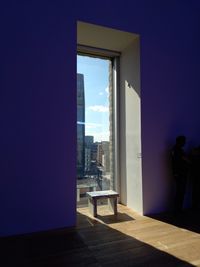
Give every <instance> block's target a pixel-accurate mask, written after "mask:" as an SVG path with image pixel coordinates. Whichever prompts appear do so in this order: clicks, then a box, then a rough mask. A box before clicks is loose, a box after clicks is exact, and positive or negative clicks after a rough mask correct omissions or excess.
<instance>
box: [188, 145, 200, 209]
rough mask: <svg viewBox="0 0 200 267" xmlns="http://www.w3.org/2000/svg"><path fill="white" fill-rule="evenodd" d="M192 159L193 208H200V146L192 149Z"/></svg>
mask: <svg viewBox="0 0 200 267" xmlns="http://www.w3.org/2000/svg"><path fill="white" fill-rule="evenodd" d="M190 159H191V168H190V169H191V172H190V175H191V179H192V208H193V209H199V208H200V146H199V147H195V148H193V149H192V151H191V154H190Z"/></svg>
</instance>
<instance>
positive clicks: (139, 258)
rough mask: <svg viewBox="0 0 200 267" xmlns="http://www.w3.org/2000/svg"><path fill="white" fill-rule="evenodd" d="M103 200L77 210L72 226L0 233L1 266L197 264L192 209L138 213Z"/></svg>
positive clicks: (198, 229)
mask: <svg viewBox="0 0 200 267" xmlns="http://www.w3.org/2000/svg"><path fill="white" fill-rule="evenodd" d="M118 211H119V212H118V215H113V214H111V213H110V212H109V210H108V209H107V207H106V206H105V205H101V206H99V207H98V217H97V218H93V217H92V216H91V215H90V214H89V210H88V207H81V208H78V210H77V227H76V228H75V229H73V230H68V229H60V230H55V231H50V232H44V233H36V234H29V235H22V236H15V237H9V238H0V267H11V266H12V267H13V266H14V267H15V266H25V267H29V266H30V267H36V266H37V267H42V266H45V267H48V266H50V267H53V266H54V267H56V266H57V267H64V266H65V267H76V266H77V267H87V266H88V267H101V266H102V267H117V266H120V267H127V266H130V267H132V266H136V267H137V266H138V267H143V266H144V267H157V266H158V267H173V266H174V267H179V266H180V267H189V266H200V223H199V219H198V214H197V212H184V213H182V214H180V215H178V216H173V215H172V214H159V215H155V216H151V217H147V216H140V215H139V214H137V213H135V212H133V211H132V210H130V209H128V208H127V207H125V206H123V205H120V204H119V205H118Z"/></svg>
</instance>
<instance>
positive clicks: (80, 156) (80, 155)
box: [77, 73, 85, 179]
mask: <svg viewBox="0 0 200 267" xmlns="http://www.w3.org/2000/svg"><path fill="white" fill-rule="evenodd" d="M84 169H85V94H84V76H83V74H80V73H77V178H78V179H83V178H84Z"/></svg>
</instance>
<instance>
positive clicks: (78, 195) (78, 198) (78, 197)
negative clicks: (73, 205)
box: [76, 188, 80, 202]
mask: <svg viewBox="0 0 200 267" xmlns="http://www.w3.org/2000/svg"><path fill="white" fill-rule="evenodd" d="M76 201H77V202H79V201H80V189H79V188H77V195H76Z"/></svg>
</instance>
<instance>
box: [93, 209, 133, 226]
mask: <svg viewBox="0 0 200 267" xmlns="http://www.w3.org/2000/svg"><path fill="white" fill-rule="evenodd" d="M97 218H98V219H99V220H100V221H102V222H103V223H106V224H111V223H112V224H113V223H120V222H128V221H133V220H134V218H132V217H130V216H128V215H127V214H126V213H121V212H118V213H117V215H113V214H112V215H99V214H98V216H97Z"/></svg>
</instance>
